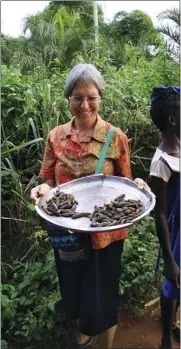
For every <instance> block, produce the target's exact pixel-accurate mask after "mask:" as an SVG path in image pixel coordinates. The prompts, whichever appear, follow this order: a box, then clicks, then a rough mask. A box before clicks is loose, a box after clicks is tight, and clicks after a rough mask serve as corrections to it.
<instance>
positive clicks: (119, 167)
mask: <svg viewBox="0 0 181 349" xmlns="http://www.w3.org/2000/svg"><path fill="white" fill-rule="evenodd" d="M116 146H117V147H118V148H119V151H120V155H119V158H118V159H117V160H116V161H115V175H116V176H121V177H127V178H130V179H131V178H132V176H131V163H130V152H129V145H128V137H127V136H126V135H125V134H124V133H123V132H122V131H121V130H120V132H119V134H118V140H117V144H116Z"/></svg>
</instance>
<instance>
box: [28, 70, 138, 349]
mask: <svg viewBox="0 0 181 349" xmlns="http://www.w3.org/2000/svg"><path fill="white" fill-rule="evenodd" d="M104 89H105V83H104V80H103V78H102V76H101V74H100V73H99V72H98V71H97V69H96V68H95V67H94V66H92V65H91V64H77V65H76V66H74V68H73V69H72V71H71V72H70V74H69V76H68V77H67V80H66V83H65V90H64V93H65V97H66V98H67V100H68V102H69V105H70V109H71V112H72V114H73V118H72V120H71V121H70V122H68V123H67V124H64V125H61V126H58V127H56V128H54V129H53V130H52V131H50V133H49V134H48V137H47V141H46V147H45V153H44V158H43V163H42V167H41V171H40V176H41V177H42V178H43V179H44V180H45V182H44V183H43V184H41V185H39V186H37V187H36V188H33V189H32V191H31V200H32V201H33V202H36V200H37V198H38V197H39V196H42V195H44V194H45V193H46V192H47V191H49V190H50V189H51V188H53V187H55V186H57V185H59V184H62V183H66V182H68V181H71V180H73V179H76V178H80V177H83V176H87V175H91V174H94V171H95V168H96V165H97V162H98V159H99V155H100V151H101V149H102V146H103V144H104V142H105V140H106V135H107V133H108V130H109V128H110V126H111V125H110V124H109V123H108V122H106V121H104V120H103V119H102V118H101V117H100V116H99V114H98V111H99V106H100V102H101V98H102V96H103V92H104ZM102 173H104V174H105V175H115V176H123V177H127V178H131V169H130V155H129V147H128V139H127V136H126V135H125V134H124V133H123V132H122V131H121V130H120V129H118V128H116V129H115V132H114V135H113V137H112V141H111V144H110V147H109V149H108V152H107V155H106V158H105V161H104V164H103V168H102ZM137 184H138V186H139V187H140V188H143V187H144V185H145V183H144V182H143V181H142V180H139V179H138V180H137ZM82 235H83V234H82ZM126 237H127V232H126V231H125V229H121V230H120V229H118V230H116V231H114V232H105V233H101V234H100V233H93V234H91V236H90V239H91V250H92V253H91V256H90V258H89V259H88V260H87V261H78V262H76V263H65V262H63V261H62V260H60V257H59V254H58V253H57V251H56V250H55V251H54V252H55V261H56V267H57V273H58V277H59V283H60V289H61V294H62V298H63V304H64V309H65V312H66V314H67V315H68V316H69V318H71V319H74V320H75V319H79V330H80V336H79V337H78V339H77V340H75V341H74V343H71V345H70V347H69V348H85V347H87V346H88V345H90V344H91V343H92V342H93V337H94V336H95V335H100V336H99V339H100V348H105V349H106V348H111V347H112V343H113V338H114V334H115V330H116V325H117V317H118V294H119V277H120V260H121V254H122V250H123V245H124V239H125V238H126ZM97 263H98V264H99V271H98V270H97V268H96V266H97V265H98V264H97ZM98 284H99V297H98V295H97V285H98Z"/></svg>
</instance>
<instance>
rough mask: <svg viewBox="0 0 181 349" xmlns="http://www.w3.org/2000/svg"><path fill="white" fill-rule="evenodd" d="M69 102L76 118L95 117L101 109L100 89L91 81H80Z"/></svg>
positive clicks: (88, 118) (87, 118)
mask: <svg viewBox="0 0 181 349" xmlns="http://www.w3.org/2000/svg"><path fill="white" fill-rule="evenodd" d="M69 103H70V108H71V111H72V114H73V115H74V116H75V118H77V119H79V120H82V121H83V120H90V119H94V118H95V117H96V115H97V113H98V110H99V104H100V95H99V91H98V89H97V88H96V86H95V85H94V84H93V83H91V82H85V81H82V82H79V83H77V84H76V85H75V87H74V89H73V91H72V94H71V96H70V97H69Z"/></svg>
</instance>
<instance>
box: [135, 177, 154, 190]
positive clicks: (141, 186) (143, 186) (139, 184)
mask: <svg viewBox="0 0 181 349" xmlns="http://www.w3.org/2000/svg"><path fill="white" fill-rule="evenodd" d="M134 183H135V184H136V185H137V187H138V188H139V189H147V190H151V189H150V187H149V186H148V185H147V184H146V182H144V180H143V179H141V178H135V180H134Z"/></svg>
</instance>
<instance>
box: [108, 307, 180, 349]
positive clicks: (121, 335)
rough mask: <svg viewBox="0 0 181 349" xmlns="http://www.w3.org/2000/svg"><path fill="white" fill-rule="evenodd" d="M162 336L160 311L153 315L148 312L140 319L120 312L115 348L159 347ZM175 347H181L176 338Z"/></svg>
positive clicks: (150, 348)
mask: <svg viewBox="0 0 181 349" xmlns="http://www.w3.org/2000/svg"><path fill="white" fill-rule="evenodd" d="M160 338H161V323H160V318H159V311H158V312H157V314H155V315H153V316H151V315H149V314H147V315H145V316H144V317H142V318H140V319H138V318H137V319H134V318H132V317H131V316H129V315H127V314H120V319H119V326H118V329H117V332H116V336H115V341H114V345H113V348H114V349H120V348H121V349H129V348H130V349H131V348H147V349H148V348H149V349H153V348H158V347H159V344H160ZM173 348H180V345H179V343H178V342H177V341H175V340H173Z"/></svg>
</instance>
